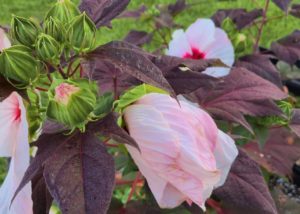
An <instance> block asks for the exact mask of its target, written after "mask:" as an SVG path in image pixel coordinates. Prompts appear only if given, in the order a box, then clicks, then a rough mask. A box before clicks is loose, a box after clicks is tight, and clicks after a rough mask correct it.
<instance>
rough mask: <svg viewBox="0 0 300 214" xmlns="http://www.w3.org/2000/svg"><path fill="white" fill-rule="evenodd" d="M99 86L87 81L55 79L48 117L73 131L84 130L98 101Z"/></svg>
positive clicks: (50, 91) (50, 93) (51, 91)
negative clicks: (76, 129) (75, 129)
mask: <svg viewBox="0 0 300 214" xmlns="http://www.w3.org/2000/svg"><path fill="white" fill-rule="evenodd" d="M97 90H98V89H97V84H96V83H95V82H90V81H89V80H87V79H77V80H57V79H54V81H53V83H52V85H51V87H50V90H49V92H48V93H49V105H48V109H47V116H48V117H49V118H52V119H54V120H56V121H58V122H60V123H62V124H64V125H66V126H68V127H70V128H72V129H74V128H79V129H81V130H84V127H85V124H86V123H87V122H88V121H89V120H90V119H91V117H92V115H93V113H92V112H93V110H94V109H95V105H96V101H97Z"/></svg>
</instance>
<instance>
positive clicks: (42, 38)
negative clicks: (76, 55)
mask: <svg viewBox="0 0 300 214" xmlns="http://www.w3.org/2000/svg"><path fill="white" fill-rule="evenodd" d="M35 49H36V52H37V54H38V56H39V57H40V58H41V59H42V60H44V61H47V62H50V63H53V64H58V63H59V58H60V55H61V52H62V48H61V46H60V44H59V43H58V42H57V41H56V40H55V39H54V38H53V37H52V36H50V35H47V34H44V33H41V34H40V35H39V36H38V39H37V41H36V45H35Z"/></svg>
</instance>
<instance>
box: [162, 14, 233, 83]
mask: <svg viewBox="0 0 300 214" xmlns="http://www.w3.org/2000/svg"><path fill="white" fill-rule="evenodd" d="M172 37H173V38H172V41H171V42H170V43H169V49H168V50H167V55H170V56H177V57H181V58H191V59H196V60H197V59H220V60H221V61H222V62H223V63H225V64H226V65H228V66H229V67H230V66H232V65H233V62H234V50H233V46H232V44H231V41H230V40H229V38H228V36H227V34H226V33H225V31H223V30H222V29H220V28H218V27H216V26H215V24H214V23H213V21H212V20H210V19H198V20H197V21H196V22H195V23H193V24H191V25H190V26H189V27H188V29H187V30H186V31H185V32H184V31H183V30H182V29H180V30H176V31H175V32H174V33H173V36H172ZM229 72H230V68H224V67H211V68H207V69H206V70H205V71H204V72H203V73H205V74H208V75H210V76H214V77H222V76H226V75H227V74H228V73H229Z"/></svg>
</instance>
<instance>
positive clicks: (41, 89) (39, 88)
mask: <svg viewBox="0 0 300 214" xmlns="http://www.w3.org/2000/svg"><path fill="white" fill-rule="evenodd" d="M35 88H36V89H37V90H39V91H48V90H47V89H45V88H41V87H35Z"/></svg>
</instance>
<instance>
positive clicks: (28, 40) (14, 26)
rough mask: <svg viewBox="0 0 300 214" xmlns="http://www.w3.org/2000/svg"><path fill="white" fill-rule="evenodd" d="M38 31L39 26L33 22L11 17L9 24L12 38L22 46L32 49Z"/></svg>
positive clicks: (39, 29)
mask: <svg viewBox="0 0 300 214" xmlns="http://www.w3.org/2000/svg"><path fill="white" fill-rule="evenodd" d="M40 31H41V28H40V26H39V24H38V23H36V22H35V21H34V20H32V19H27V18H23V17H19V16H13V18H12V22H11V33H12V37H13V38H14V39H16V40H17V41H18V42H19V43H21V44H22V45H25V46H27V47H31V48H32V47H33V45H34V43H35V40H36V38H37V36H38V34H39V33H40Z"/></svg>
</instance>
